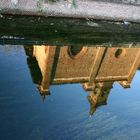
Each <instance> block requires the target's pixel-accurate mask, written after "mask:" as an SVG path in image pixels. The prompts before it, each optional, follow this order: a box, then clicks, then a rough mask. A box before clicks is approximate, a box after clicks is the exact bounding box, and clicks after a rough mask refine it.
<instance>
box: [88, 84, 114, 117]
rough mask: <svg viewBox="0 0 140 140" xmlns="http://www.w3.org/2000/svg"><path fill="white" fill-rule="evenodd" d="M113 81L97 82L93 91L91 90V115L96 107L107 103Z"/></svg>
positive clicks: (89, 96) (89, 97)
mask: <svg viewBox="0 0 140 140" xmlns="http://www.w3.org/2000/svg"><path fill="white" fill-rule="evenodd" d="M112 84H113V83H112V82H104V83H97V84H96V85H95V88H94V90H93V91H89V95H88V101H89V103H90V115H93V114H94V112H95V110H96V108H97V107H99V106H101V105H106V104H107V99H108V95H109V92H110V90H111V88H112Z"/></svg>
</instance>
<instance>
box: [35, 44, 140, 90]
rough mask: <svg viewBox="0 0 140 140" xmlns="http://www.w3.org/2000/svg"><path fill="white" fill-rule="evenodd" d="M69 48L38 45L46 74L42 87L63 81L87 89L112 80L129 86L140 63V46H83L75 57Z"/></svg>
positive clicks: (36, 54) (39, 63)
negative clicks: (118, 47) (77, 84)
mask: <svg viewBox="0 0 140 140" xmlns="http://www.w3.org/2000/svg"><path fill="white" fill-rule="evenodd" d="M69 48H70V47H68V46H65V47H54V46H40V47H39V46H34V56H35V57H36V59H37V61H38V65H39V67H40V70H41V73H42V76H43V80H42V83H41V86H42V90H43V89H49V85H50V84H62V83H84V84H83V87H84V89H85V90H93V89H94V88H95V83H98V82H109V81H112V82H114V81H118V82H119V83H120V84H121V85H122V86H124V87H128V86H129V84H130V82H131V80H132V78H133V76H134V74H135V72H136V70H137V68H138V67H139V64H140V63H139V57H140V49H139V48H120V49H117V48H101V47H98V46H94V47H83V48H82V49H81V50H80V51H79V52H78V53H77V54H76V52H75V53H74V54H76V55H75V56H71V53H70V52H69ZM74 50H75V51H76V49H74ZM120 81H122V82H120Z"/></svg>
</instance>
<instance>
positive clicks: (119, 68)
mask: <svg viewBox="0 0 140 140" xmlns="http://www.w3.org/2000/svg"><path fill="white" fill-rule="evenodd" d="M119 50H120V51H121V52H120V54H118V57H117V56H115V55H116V53H117V51H118V49H117V48H110V49H108V50H107V52H106V54H105V57H104V59H103V61H102V65H101V67H100V69H99V72H98V75H97V77H96V81H119V80H120V81H129V80H131V79H132V77H133V75H134V74H135V71H136V70H137V68H138V67H139V64H140V61H139V57H140V49H139V48H123V49H119Z"/></svg>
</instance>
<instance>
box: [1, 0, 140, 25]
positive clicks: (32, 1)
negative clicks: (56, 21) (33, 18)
mask: <svg viewBox="0 0 140 140" xmlns="http://www.w3.org/2000/svg"><path fill="white" fill-rule="evenodd" d="M136 2H137V3H134V4H133V1H131V0H129V1H128V0H127V1H124V3H123V4H122V3H119V2H118V3H114V2H112V1H111V0H108V1H107V2H105V1H91V0H76V1H75V0H60V1H57V2H48V1H46V0H1V1H0V14H14V15H15V14H17V15H37V16H46V17H48V16H55V17H72V18H93V19H101V20H114V21H128V22H138V23H140V6H139V3H140V2H139V1H136ZM129 3H131V4H129ZM137 4H138V5H137Z"/></svg>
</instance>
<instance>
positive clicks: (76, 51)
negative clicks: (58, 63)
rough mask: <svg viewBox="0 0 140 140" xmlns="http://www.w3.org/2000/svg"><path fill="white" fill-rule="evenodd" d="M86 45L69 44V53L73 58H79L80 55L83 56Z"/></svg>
mask: <svg viewBox="0 0 140 140" xmlns="http://www.w3.org/2000/svg"><path fill="white" fill-rule="evenodd" d="M84 50H85V47H83V46H69V48H68V54H69V56H70V57H71V58H77V57H78V56H81V54H83V53H84V52H85V51H84Z"/></svg>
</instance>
